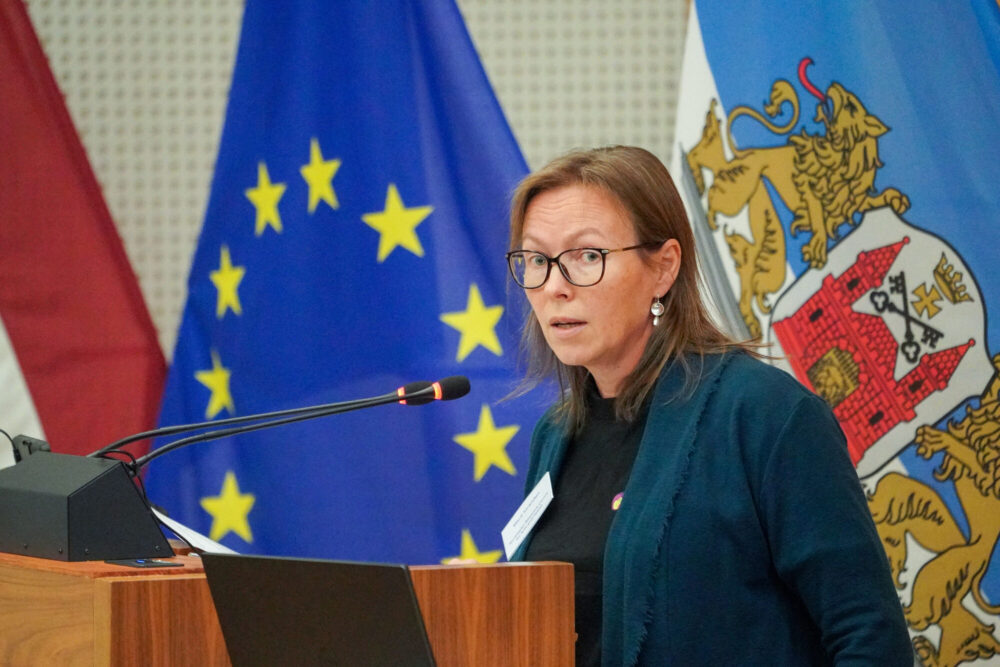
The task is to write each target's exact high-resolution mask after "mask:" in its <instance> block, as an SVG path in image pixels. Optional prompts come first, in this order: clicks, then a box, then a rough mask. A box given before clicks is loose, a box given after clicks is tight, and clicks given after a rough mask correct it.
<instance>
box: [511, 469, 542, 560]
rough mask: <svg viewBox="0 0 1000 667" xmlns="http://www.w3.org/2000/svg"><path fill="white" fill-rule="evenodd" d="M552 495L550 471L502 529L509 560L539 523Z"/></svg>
mask: <svg viewBox="0 0 1000 667" xmlns="http://www.w3.org/2000/svg"><path fill="white" fill-rule="evenodd" d="M552 497H553V496H552V478H551V477H549V473H545V476H544V477H542V478H541V479H540V480H538V484H536V485H535V488H533V489H532V490H531V493H529V494H528V496H527V497H526V498H525V499H524V502H522V503H521V506H520V507H518V508H517V511H516V512H514V516H512V517H511V518H510V521H508V522H507V525H506V526H504V527H503V530H501V531H500V537H502V538H503V550H504V552H506V554H507V560H510V557H511V555H513V553H514V552H515V551H517V548H518V547H519V546H521V542H523V541H524V538H525V537H527V536H528V533H530V532H531V529H532V528H534V527H535V524H536V523H538V519H540V518H541V516H542V513H543V512H545V508H546V507H548V506H549V503H551V502H552Z"/></svg>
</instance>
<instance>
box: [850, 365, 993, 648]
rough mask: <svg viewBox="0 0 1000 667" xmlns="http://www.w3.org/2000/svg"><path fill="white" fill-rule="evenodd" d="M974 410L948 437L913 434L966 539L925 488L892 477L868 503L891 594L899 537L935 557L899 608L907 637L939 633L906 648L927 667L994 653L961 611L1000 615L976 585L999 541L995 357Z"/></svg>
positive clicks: (900, 551) (979, 626) (903, 556)
mask: <svg viewBox="0 0 1000 667" xmlns="http://www.w3.org/2000/svg"><path fill="white" fill-rule="evenodd" d="M993 365H994V367H995V368H996V369H997V371H998V372H997V373H995V374H994V376H993V379H992V380H991V381H990V383H989V384H988V385H987V386H986V389H985V391H984V392H983V395H982V399H981V401H980V405H979V407H978V408H971V407H970V408H967V409H966V416H965V418H963V419H962V420H961V421H960V422H957V423H954V422H953V423H949V424H948V426H947V430H944V431H942V430H939V429H936V428H933V427H931V426H928V425H925V426H921V427H920V428H918V429H917V435H916V444H917V454H919V455H920V456H922V457H924V458H927V459H929V458H930V457H931V456H933V455H934V454H936V453H937V452H944V459H943V460H942V462H941V465H940V467H939V468H938V469H937V470H936V471H935V473H934V476H935V478H937V479H938V480H940V481H944V480H952V481H953V482H954V484H955V491H956V493H957V494H958V498H959V501H960V502H961V505H962V507H963V509H964V510H965V514H966V519H967V520H968V525H969V536H968V537H966V536H965V535H964V534H963V533H962V531H961V530H960V529H959V527H958V524H957V523H956V522H955V520H954V519H953V518H952V516H951V513H950V512H949V511H948V508H947V507H946V506H945V504H944V502H943V501H942V500H941V497H940V496H938V494H937V493H936V492H935V491H934V490H933V489H931V488H930V487H929V486H927V485H926V484H924V483H922V482H919V481H917V480H915V479H912V478H910V477H906V476H904V475H900V474H898V473H889V474H887V475H885V476H884V477H883V478H882V479H880V480H879V482H878V485H877V487H876V488H875V492H874V493H873V494H871V495H870V496H869V499H868V500H869V508H870V509H871V512H872V516H873V517H874V519H875V525H876V528H877V529H878V532H879V535H880V536H881V537H882V542H883V545H884V546H885V550H886V554H887V556H888V558H889V566H890V567H891V568H892V573H893V577H894V579H895V582H896V586H897V588H900V589H902V588H903V584H902V583H901V581H900V574H901V573H902V572H903V571H905V570H906V560H907V550H906V535H907V534H909V535H910V536H911V537H912V538H913V539H914V540H916V541H917V542H918V543H919V544H920V545H921V546H923V547H924V548H925V549H928V550H930V551H932V552H934V553H935V554H936V555H935V556H934V557H933V558H932V559H931V560H930V561H928V562H927V563H926V564H925V565H924V566H923V567H922V568H921V569H920V570H919V571H918V572H917V573H916V576H915V577H914V579H913V588H912V595H911V600H910V604H909V605H907V606H906V607H904V612H905V614H906V620H907V623H909V625H910V627H911V628H913V629H914V630H916V631H918V632H920V631H923V630H926V629H927V628H928V626H930V625H931V624H936V625H938V627H940V629H941V639H940V641H939V642H938V646H937V647H935V646H934V644H933V643H932V642H931V641H930V640H929V639H928V638H927V637H925V636H923V635H919V636H917V637H916V638H914V640H913V647H914V649H915V650H916V652H917V655H918V656H919V657H920V660H921V661H922V663H923V664H924V665H925V666H927V667H939V666H940V667H953V666H954V665H958V664H960V663H962V662H969V661H974V660H978V659H981V658H989V657H991V656H993V655H996V654H998V653H1000V643H998V642H997V640H996V638H995V637H994V636H993V630H994V626H992V625H986V624H985V623H983V622H982V621H980V620H979V618H977V617H976V616H975V615H974V614H973V613H972V612H971V611H969V609H967V608H966V606H965V605H964V604H963V602H964V600H965V598H966V596H971V602H972V603H974V604H975V605H977V606H978V607H979V608H980V609H981V610H982V611H983V612H985V613H986V614H997V613H1000V606H993V605H991V604H989V602H987V601H986V600H985V598H984V597H983V594H982V591H981V590H980V585H981V582H982V578H983V575H984V574H985V573H986V568H987V567H988V565H989V562H990V558H991V555H992V553H993V550H994V548H995V547H996V545H997V538H998V536H1000V401H998V400H997V395H998V393H1000V355H997V356H995V357H993Z"/></svg>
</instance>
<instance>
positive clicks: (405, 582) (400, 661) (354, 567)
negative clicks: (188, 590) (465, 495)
mask: <svg viewBox="0 0 1000 667" xmlns="http://www.w3.org/2000/svg"><path fill="white" fill-rule="evenodd" d="M202 560H203V561H204V563H205V576H206V577H207V579H208V586H209V589H210V590H211V592H212V600H213V601H214V602H215V609H216V612H217V613H218V615H219V624H220V625H221V627H222V634H223V636H224V637H225V640H226V648H227V649H228V650H229V657H230V660H232V662H233V665H234V666H235V667H244V666H251V665H278V664H295V665H351V666H352V667H353V666H364V665H379V666H383V665H386V666H388V665H406V666H407V667H410V666H416V667H423V666H425V665H426V666H430V667H433V665H434V658H433V655H432V653H431V648H430V643H429V642H428V641H427V633H426V631H425V629H424V622H423V618H422V617H421V615H420V608H419V607H418V605H417V599H416V596H415V595H414V593H413V584H412V582H411V581H410V572H409V570H408V569H407V567H406V566H405V565H383V564H375V563H353V562H343V561H330V560H313V559H302V558H276V557H266V556H240V555H232V554H210V553H205V554H202Z"/></svg>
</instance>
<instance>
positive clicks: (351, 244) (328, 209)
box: [146, 0, 544, 563]
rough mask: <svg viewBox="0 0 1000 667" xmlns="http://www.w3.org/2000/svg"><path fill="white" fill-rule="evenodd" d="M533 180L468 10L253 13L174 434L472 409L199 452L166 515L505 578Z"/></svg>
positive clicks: (530, 402)
mask: <svg viewBox="0 0 1000 667" xmlns="http://www.w3.org/2000/svg"><path fill="white" fill-rule="evenodd" d="M526 171H527V167H526V165H525V162H524V159H523V157H522V156H521V153H520V151H519V149H518V147H517V144H516V142H515V140H514V138H513V136H512V134H511V132H510V129H509V128H508V126H507V123H506V121H505V119H504V116H503V113H502V111H501V109H500V107H499V105H498V103H497V101H496V98H495V97H494V95H493V92H492V90H491V88H490V85H489V82H488V81H487V78H486V75H485V73H484V71H483V69H482V66H481V64H480V62H479V59H478V57H477V55H476V52H475V49H474V48H473V45H472V42H471V40H470V38H469V36H468V33H467V32H466V29H465V25H464V23H463V21H462V18H461V15H460V14H459V12H458V9H457V8H456V6H455V5H454V4H453V3H452V2H451V1H445V2H439V1H435V2H419V1H417V0H384V1H382V2H378V3H370V2H361V1H357V2H338V3H334V4H328V3H324V2H315V1H309V0H302V1H298V2H289V1H287V0H285V1H282V2H277V1H272V2H266V1H261V2H256V1H251V2H248V3H247V6H246V12H245V16H244V20H243V30H242V35H241V38H240V45H239V51H238V54H237V59H236V66H235V71H234V75H233V83H232V89H231V92H230V99H229V107H228V110H227V113H226V119H225V126H224V130H223V136H222V141H221V146H220V150H219V157H218V162H217V164H216V170H215V178H214V182H213V184H212V189H211V195H210V199H209V203H208V210H207V213H206V217H205V223H204V228H203V229H202V232H201V237H200V240H199V242H198V246H197V250H196V252H195V256H194V261H193V265H192V269H191V275H190V278H189V284H188V289H189V296H188V301H187V305H186V308H185V311H184V315H183V321H182V323H181V328H180V332H179V336H178V342H177V347H176V350H175V353H174V357H173V365H172V368H171V370H170V374H169V379H168V382H167V389H166V396H165V399H164V403H163V410H162V415H161V418H160V423H161V424H162V425H167V424H179V423H190V422H197V421H202V420H206V419H208V420H221V419H224V418H228V417H232V416H240V415H249V414H253V413H258V412H265V411H273V410H282V409H289V408H294V407H300V406H308V405H315V404H322V403H328V402H333V401H342V400H349V399H355V398H362V397H368V396H376V395H380V394H385V393H387V392H392V391H394V390H395V389H396V388H397V387H399V386H401V385H403V384H406V383H408V382H412V381H424V380H430V381H433V380H437V379H439V378H441V377H444V376H448V375H457V374H461V375H466V376H468V377H469V378H470V380H471V384H472V391H471V393H470V394H469V395H468V396H467V397H465V398H463V399H461V400H458V401H452V402H444V403H442V402H435V403H432V404H429V405H426V406H423V407H409V406H406V407H404V406H400V405H397V404H390V405H387V406H383V407H378V408H373V409H370V410H363V411H358V412H353V413H349V414H341V415H335V416H329V417H324V418H321V419H314V420H310V421H306V422H302V423H297V424H293V425H289V426H283V427H279V428H275V429H270V430H263V431H258V432H254V433H247V434H241V435H239V436H235V437H227V438H224V439H220V440H216V441H213V442H205V443H198V444H194V445H191V446H189V447H186V448H181V449H178V450H176V451H173V452H170V453H169V454H167V455H165V456H162V457H159V458H157V459H155V460H153V461H151V462H150V465H149V470H148V479H147V482H146V484H147V488H148V494H149V497H150V500H151V501H152V502H153V503H154V504H157V505H160V506H162V507H163V508H165V509H166V510H167V512H168V513H169V514H170V515H171V516H172V517H174V518H176V519H178V520H180V521H181V522H182V523H185V524H187V525H189V526H191V527H192V528H195V529H196V530H199V531H201V532H204V533H205V534H207V535H209V536H210V537H212V538H214V539H216V540H219V541H221V542H222V543H223V544H225V545H227V546H229V547H232V548H233V549H235V550H237V551H240V552H244V553H265V554H279V555H292V556H310V557H328V558H339V559H351V560H379V561H397V562H408V563H421V562H423V563H431V562H438V561H440V560H442V559H446V558H450V557H453V556H461V557H466V558H476V559H479V560H481V561H483V562H491V561H496V560H498V559H499V558H500V557H501V554H502V547H501V540H500V529H501V528H502V527H503V525H504V524H505V523H506V521H507V520H508V519H509V517H510V515H511V514H512V513H513V511H514V509H516V507H517V505H518V503H519V501H520V498H521V494H522V485H523V478H522V477H521V474H522V473H523V471H524V469H525V467H526V465H527V450H528V441H529V438H530V434H531V429H532V426H533V424H534V421H535V420H536V419H537V417H538V415H539V414H540V412H541V407H542V403H543V402H544V401H543V400H542V399H541V398H540V397H534V398H533V397H531V395H529V396H527V397H523V398H518V399H513V400H508V401H501V399H503V398H504V397H505V396H507V395H508V394H509V393H510V392H511V390H512V389H513V388H515V387H516V385H517V374H516V363H515V362H516V357H517V332H518V329H519V324H520V320H521V317H522V313H521V311H520V308H514V307H512V306H511V303H508V296H507V288H506V265H505V261H504V252H505V250H506V237H507V210H508V202H509V196H510V193H511V191H512V189H513V187H514V185H515V184H516V183H517V181H518V180H519V179H520V178H521V177H522V176H523V175H524V174H525V173H526ZM164 443H165V440H161V441H159V442H158V443H156V444H157V446H163V444H164Z"/></svg>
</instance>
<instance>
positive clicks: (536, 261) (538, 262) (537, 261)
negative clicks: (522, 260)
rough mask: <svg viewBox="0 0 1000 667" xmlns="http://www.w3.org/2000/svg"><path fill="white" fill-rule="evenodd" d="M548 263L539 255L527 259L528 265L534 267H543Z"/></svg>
mask: <svg viewBox="0 0 1000 667" xmlns="http://www.w3.org/2000/svg"><path fill="white" fill-rule="evenodd" d="M547 263H548V262H547V261H546V260H545V258H544V257H542V256H541V255H531V256H530V257H528V264H530V265H531V266H534V267H541V266H545V265H546V264H547Z"/></svg>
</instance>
